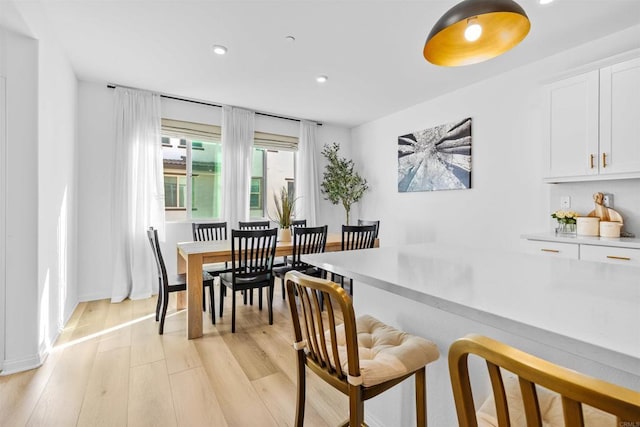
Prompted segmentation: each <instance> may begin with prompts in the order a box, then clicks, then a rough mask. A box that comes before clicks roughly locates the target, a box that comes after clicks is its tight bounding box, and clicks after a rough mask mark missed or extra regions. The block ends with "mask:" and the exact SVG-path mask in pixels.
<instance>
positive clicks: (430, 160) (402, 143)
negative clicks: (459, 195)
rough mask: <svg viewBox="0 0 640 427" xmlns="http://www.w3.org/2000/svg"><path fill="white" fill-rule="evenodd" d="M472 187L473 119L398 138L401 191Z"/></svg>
mask: <svg viewBox="0 0 640 427" xmlns="http://www.w3.org/2000/svg"><path fill="white" fill-rule="evenodd" d="M467 188H471V117H469V118H466V119H464V120H461V121H459V122H454V123H447V124H444V125H440V126H436V127H432V128H429V129H424V130H421V131H417V132H413V133H410V134H407V135H402V136H399V137H398V191H399V192H401V193H405V192H409V191H436V190H458V189H467Z"/></svg>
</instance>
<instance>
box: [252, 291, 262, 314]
mask: <svg viewBox="0 0 640 427" xmlns="http://www.w3.org/2000/svg"><path fill="white" fill-rule="evenodd" d="M251 293H253V290H251ZM258 309H259V310H260V311H262V288H258Z"/></svg>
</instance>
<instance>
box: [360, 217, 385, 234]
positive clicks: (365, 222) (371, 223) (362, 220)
mask: <svg viewBox="0 0 640 427" xmlns="http://www.w3.org/2000/svg"><path fill="white" fill-rule="evenodd" d="M358 225H375V226H376V239H377V238H378V231H379V230H380V220H378V221H367V220H366V219H359V220H358Z"/></svg>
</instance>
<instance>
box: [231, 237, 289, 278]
mask: <svg viewBox="0 0 640 427" xmlns="http://www.w3.org/2000/svg"><path fill="white" fill-rule="evenodd" d="M277 238H278V229H277V228H271V229H267V230H231V268H232V269H233V270H232V277H233V280H234V281H235V280H236V279H237V278H252V279H259V280H260V281H262V280H267V279H269V278H271V270H272V268H273V259H274V256H275V253H276V244H277Z"/></svg>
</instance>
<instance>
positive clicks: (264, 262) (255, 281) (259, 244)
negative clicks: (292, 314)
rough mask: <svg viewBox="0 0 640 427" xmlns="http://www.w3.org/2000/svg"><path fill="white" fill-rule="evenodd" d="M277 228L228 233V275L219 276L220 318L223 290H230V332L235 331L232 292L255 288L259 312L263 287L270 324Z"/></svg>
mask: <svg viewBox="0 0 640 427" xmlns="http://www.w3.org/2000/svg"><path fill="white" fill-rule="evenodd" d="M277 237H278V229H277V228H272V229H268V230H231V272H228V273H222V274H220V284H221V286H220V317H222V310H223V305H224V304H223V302H224V301H223V289H224V287H223V286H222V285H224V286H225V287H227V288H229V289H231V295H232V306H231V332H235V331H236V292H237V291H245V295H246V291H250V292H252V291H253V289H258V292H259V303H258V304H259V305H258V307H259V308H260V310H262V289H263V288H267V298H268V308H269V324H270V325H272V324H273V273H272V269H273V258H274V256H275V253H276V242H277Z"/></svg>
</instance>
